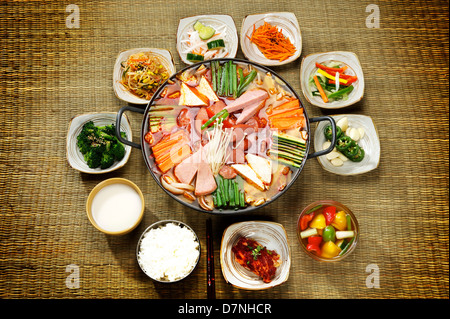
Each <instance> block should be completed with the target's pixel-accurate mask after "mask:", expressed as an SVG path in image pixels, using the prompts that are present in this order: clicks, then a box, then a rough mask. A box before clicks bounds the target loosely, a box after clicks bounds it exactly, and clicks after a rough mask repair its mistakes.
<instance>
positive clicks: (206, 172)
mask: <svg viewBox="0 0 450 319" xmlns="http://www.w3.org/2000/svg"><path fill="white" fill-rule="evenodd" d="M201 154H202V155H201V160H200V163H199V164H198V171H197V179H196V181H195V191H194V193H195V195H196V196H202V195H208V194H211V193H212V192H214V191H215V190H216V188H217V184H216V180H215V179H214V176H213V173H212V170H211V167H210V166H209V163H208V161H207V159H206V147H203V148H202V151H201Z"/></svg>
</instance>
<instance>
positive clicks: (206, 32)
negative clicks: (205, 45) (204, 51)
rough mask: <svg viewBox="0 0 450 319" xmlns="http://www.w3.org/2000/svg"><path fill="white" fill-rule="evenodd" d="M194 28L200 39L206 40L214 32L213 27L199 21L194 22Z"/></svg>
mask: <svg viewBox="0 0 450 319" xmlns="http://www.w3.org/2000/svg"><path fill="white" fill-rule="evenodd" d="M194 30H195V31H197V32H198V36H199V37H200V39H202V40H208V39H210V38H211V37H212V36H213V35H214V34H215V33H216V30H215V29H214V28H213V27H210V26H205V25H204V24H203V23H201V22H200V21H196V22H195V23H194Z"/></svg>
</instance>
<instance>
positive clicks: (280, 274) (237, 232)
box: [220, 221, 291, 290]
mask: <svg viewBox="0 0 450 319" xmlns="http://www.w3.org/2000/svg"><path fill="white" fill-rule="evenodd" d="M241 236H244V237H247V238H251V239H253V240H256V241H257V242H258V243H259V244H261V245H262V246H265V247H266V248H267V249H268V250H275V252H276V253H277V254H279V255H280V261H281V265H280V266H279V267H278V268H277V270H276V273H275V277H274V278H273V280H272V281H271V282H270V283H265V282H263V280H262V279H261V278H260V277H258V276H257V275H256V274H254V273H253V272H251V271H250V270H247V269H245V268H244V267H243V266H242V265H240V264H239V263H238V262H237V261H236V260H235V256H234V253H233V252H232V248H233V246H234V245H236V243H237V242H238V240H239V238H240V237H241ZM290 254H291V253H290V248H289V244H288V240H287V234H286V230H285V229H284V227H283V226H282V225H281V224H278V223H274V222H268V221H247V222H240V223H236V224H233V225H230V226H229V227H228V228H227V229H226V230H225V231H224V233H223V237H222V243H221V247H220V264H221V267H222V274H223V276H224V278H225V280H226V281H227V282H228V283H230V284H232V285H233V286H235V287H237V288H241V289H246V290H262V289H267V288H271V287H275V286H278V285H281V284H282V283H284V282H285V281H286V280H287V279H288V277H289V270H290V267H291V256H290Z"/></svg>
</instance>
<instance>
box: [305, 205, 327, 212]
mask: <svg viewBox="0 0 450 319" xmlns="http://www.w3.org/2000/svg"><path fill="white" fill-rule="evenodd" d="M322 206H323V205H322V204H319V205H317V206H314V207H313V208H311V209H310V210H308V211H307V212H306V213H305V214H306V215H308V214H311V213H312V212H315V211H316V210H318V209H320V208H322Z"/></svg>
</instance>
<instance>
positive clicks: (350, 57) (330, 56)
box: [300, 51, 364, 109]
mask: <svg viewBox="0 0 450 319" xmlns="http://www.w3.org/2000/svg"><path fill="white" fill-rule="evenodd" d="M330 61H339V62H343V63H345V64H346V65H348V67H349V69H348V72H350V73H349V74H352V75H356V76H357V77H358V80H357V81H356V82H354V84H353V87H354V89H353V91H352V92H351V93H350V94H349V96H348V99H347V100H339V101H330V102H328V103H325V102H324V101H323V100H322V98H321V97H320V96H313V95H312V93H311V90H310V89H309V79H310V77H311V76H312V75H313V74H314V73H315V72H316V70H317V67H316V62H318V63H326V62H330ZM300 83H301V88H302V92H303V95H304V96H305V98H306V99H307V100H308V102H309V103H311V104H313V105H315V106H318V107H320V108H324V109H339V108H344V107H347V106H350V105H353V104H355V103H357V102H359V101H361V99H362V98H363V96H364V74H363V71H362V67H361V63H360V62H359V59H358V57H357V55H356V54H355V53H353V52H347V51H334V52H323V53H314V54H310V55H307V56H306V57H304V58H303V60H302V63H301V66H300Z"/></svg>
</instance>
